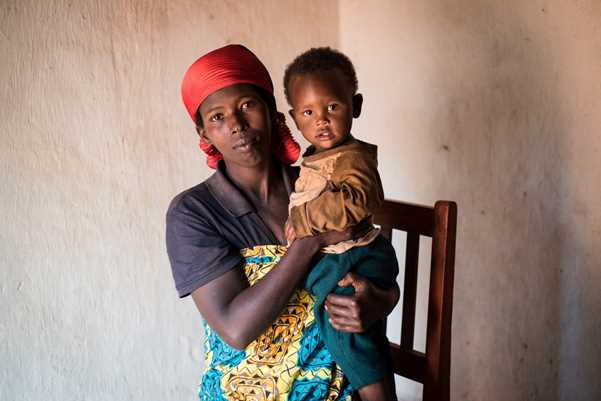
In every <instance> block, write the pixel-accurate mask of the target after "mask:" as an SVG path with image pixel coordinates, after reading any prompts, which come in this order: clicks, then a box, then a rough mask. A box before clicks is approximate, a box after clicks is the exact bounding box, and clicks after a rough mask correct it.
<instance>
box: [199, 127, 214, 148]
mask: <svg viewBox="0 0 601 401" xmlns="http://www.w3.org/2000/svg"><path fill="white" fill-rule="evenodd" d="M196 133H197V134H198V136H199V137H200V138H201V139H202V140H203V141H204V142H205V143H206V144H207V145H212V144H211V140H210V139H209V138H208V137H207V135H206V130H205V129H204V128H200V127H196Z"/></svg>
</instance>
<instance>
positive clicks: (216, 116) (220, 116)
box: [209, 113, 223, 122]
mask: <svg viewBox="0 0 601 401" xmlns="http://www.w3.org/2000/svg"><path fill="white" fill-rule="evenodd" d="M221 120H223V114H221V113H217V114H213V115H212V116H211V117H209V121H212V122H217V121H221Z"/></svg>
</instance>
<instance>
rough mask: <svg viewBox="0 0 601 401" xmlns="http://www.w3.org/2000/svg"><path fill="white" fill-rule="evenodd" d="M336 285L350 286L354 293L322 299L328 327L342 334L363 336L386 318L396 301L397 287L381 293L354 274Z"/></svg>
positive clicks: (380, 290) (349, 274) (331, 295)
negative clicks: (328, 318)
mask: <svg viewBox="0 0 601 401" xmlns="http://www.w3.org/2000/svg"><path fill="white" fill-rule="evenodd" d="M338 285H339V286H340V287H348V286H352V287H353V288H354V289H355V293H354V294H353V295H337V294H330V295H328V297H327V298H326V304H325V307H326V310H327V311H328V314H329V316H330V323H331V324H332V327H334V328H335V329H336V330H338V331H342V332H346V333H362V332H364V331H365V330H366V329H367V328H368V327H369V326H370V325H371V324H372V323H374V322H375V321H377V320H380V319H384V318H385V317H386V316H388V315H389V314H390V312H392V310H393V309H394V307H395V305H396V304H397V302H398V300H399V295H400V291H399V287H398V285H396V284H395V285H394V286H393V287H392V288H391V289H389V290H382V289H380V288H378V287H376V286H375V285H374V284H372V283H371V282H370V281H369V280H367V279H365V278H363V277H361V276H358V275H356V274H354V273H348V274H347V275H346V276H344V277H343V278H342V280H340V281H339V282H338Z"/></svg>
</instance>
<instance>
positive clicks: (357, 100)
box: [353, 93, 363, 118]
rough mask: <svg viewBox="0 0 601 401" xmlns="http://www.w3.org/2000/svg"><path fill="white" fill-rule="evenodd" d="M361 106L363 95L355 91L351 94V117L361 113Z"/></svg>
mask: <svg viewBox="0 0 601 401" xmlns="http://www.w3.org/2000/svg"><path fill="white" fill-rule="evenodd" d="M361 107H363V95H362V94H360V93H356V94H355V95H354V96H353V118H357V117H359V116H360V115H361Z"/></svg>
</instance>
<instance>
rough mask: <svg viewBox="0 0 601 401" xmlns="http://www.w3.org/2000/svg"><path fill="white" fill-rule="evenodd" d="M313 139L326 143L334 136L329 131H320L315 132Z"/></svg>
mask: <svg viewBox="0 0 601 401" xmlns="http://www.w3.org/2000/svg"><path fill="white" fill-rule="evenodd" d="M315 138H316V139H317V140H320V141H328V140H331V139H334V134H333V133H332V132H331V131H330V130H327V129H326V130H321V131H318V132H317V135H316V136H315Z"/></svg>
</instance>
